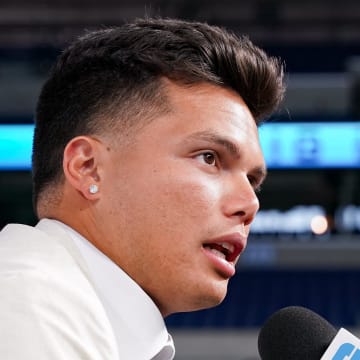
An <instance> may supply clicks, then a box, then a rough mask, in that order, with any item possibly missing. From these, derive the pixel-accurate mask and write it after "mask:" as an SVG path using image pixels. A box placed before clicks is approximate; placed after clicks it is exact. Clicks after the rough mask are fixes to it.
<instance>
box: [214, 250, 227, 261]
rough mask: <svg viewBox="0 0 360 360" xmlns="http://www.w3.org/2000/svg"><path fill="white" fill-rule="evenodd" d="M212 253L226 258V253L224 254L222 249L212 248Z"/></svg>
mask: <svg viewBox="0 0 360 360" xmlns="http://www.w3.org/2000/svg"><path fill="white" fill-rule="evenodd" d="M210 251H211V252H212V253H214V254H215V255H216V256H218V257H221V258H222V259H226V256H225V254H223V253H222V252H221V251H219V250H216V249H210Z"/></svg>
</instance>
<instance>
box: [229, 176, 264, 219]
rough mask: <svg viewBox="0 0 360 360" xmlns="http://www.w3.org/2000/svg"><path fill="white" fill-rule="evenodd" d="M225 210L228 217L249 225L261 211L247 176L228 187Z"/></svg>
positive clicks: (241, 177) (234, 181)
mask: <svg viewBox="0 0 360 360" xmlns="http://www.w3.org/2000/svg"><path fill="white" fill-rule="evenodd" d="M224 199H225V200H224V203H223V210H224V214H225V215H226V217H229V218H233V219H236V221H237V222H239V223H242V224H244V225H249V224H250V223H251V222H252V221H253V220H254V218H255V215H256V213H257V212H258V210H259V207H260V204H259V199H258V197H257V195H256V193H255V190H254V189H253V187H252V185H251V183H250V181H249V179H248V178H247V176H246V174H242V175H241V176H240V177H237V179H236V180H233V181H232V182H231V184H228V185H227V186H226V194H225V197H224Z"/></svg>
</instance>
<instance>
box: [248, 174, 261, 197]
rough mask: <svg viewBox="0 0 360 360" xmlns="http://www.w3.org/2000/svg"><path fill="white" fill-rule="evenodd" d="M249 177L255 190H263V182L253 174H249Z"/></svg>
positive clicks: (257, 191)
mask: <svg viewBox="0 0 360 360" xmlns="http://www.w3.org/2000/svg"><path fill="white" fill-rule="evenodd" d="M248 179H249V183H250V184H251V186H252V188H253V189H254V192H256V193H259V192H260V191H261V182H260V181H259V180H258V179H257V178H255V177H253V176H249V177H248Z"/></svg>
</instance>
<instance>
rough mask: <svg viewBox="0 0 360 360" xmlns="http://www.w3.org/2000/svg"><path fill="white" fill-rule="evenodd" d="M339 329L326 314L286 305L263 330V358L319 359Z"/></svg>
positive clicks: (260, 348)
mask: <svg viewBox="0 0 360 360" xmlns="http://www.w3.org/2000/svg"><path fill="white" fill-rule="evenodd" d="M336 333H337V331H336V329H335V328H334V327H333V326H332V325H331V324H330V323H329V322H328V321H327V320H325V319H324V318H323V317H321V316H320V315H318V314H316V313H315V312H313V311H311V310H309V309H306V308H304V307H301V306H289V307H286V308H283V309H281V310H279V311H277V312H275V313H274V314H273V315H271V316H270V317H269V319H268V320H267V321H266V322H265V324H264V326H263V327H262V329H261V330H260V333H259V337H258V350H259V354H260V357H261V359H262V360H305V359H306V360H320V358H321V357H322V355H323V354H324V353H325V351H326V349H327V347H328V346H329V345H330V343H331V341H332V340H333V338H334V337H335V335H336Z"/></svg>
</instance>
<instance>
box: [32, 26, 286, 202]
mask: <svg viewBox="0 0 360 360" xmlns="http://www.w3.org/2000/svg"><path fill="white" fill-rule="evenodd" d="M163 78H168V79H170V80H172V81H175V82H177V83H179V84H184V85H185V84H186V85H193V84H196V83H201V82H208V83H212V84H215V85H219V86H222V87H226V88H230V89H233V90H234V91H236V92H237V93H238V94H239V95H240V96H241V97H242V99H243V100H244V101H245V103H246V104H247V106H248V108H249V109H250V111H251V113H252V115H253V117H254V118H255V120H256V122H257V123H259V121H260V120H262V119H264V118H265V117H267V116H268V115H270V114H271V113H272V112H274V111H275V110H276V108H277V107H278V105H279V104H280V102H281V100H282V98H283V94H284V84H283V66H282V64H281V62H280V61H279V60H278V59H277V58H274V57H270V56H268V55H267V54H265V52H264V51H262V50H261V49H259V48H258V47H256V46H255V45H254V44H253V43H252V42H251V41H250V40H249V39H248V38H247V37H246V36H242V37H239V36H236V35H235V34H232V33H230V32H228V31H226V30H224V29H222V28H219V27H216V26H210V25H208V24H205V23H198V22H188V21H182V20H175V19H138V20H135V21H134V22H132V23H128V24H124V25H122V26H120V27H115V28H108V29H102V30H98V31H94V32H90V33H88V34H86V35H84V36H82V37H80V38H79V39H78V40H76V41H75V42H74V43H72V44H71V45H70V46H69V47H68V48H67V49H65V51H64V52H63V53H62V54H61V55H60V56H59V58H58V60H57V63H56V64H55V65H54V67H53V69H52V71H51V73H50V76H49V78H48V80H47V81H46V83H45V84H44V86H43V89H42V91H41V94H40V97H39V101H38V104H37V110H36V117H35V123H36V124H35V125H36V126H35V135H34V142H33V156H32V163H33V164H32V165H33V194H34V206H35V209H36V206H37V202H38V200H39V195H41V194H42V193H44V192H46V189H47V188H48V187H49V186H50V185H55V184H58V183H60V182H61V181H63V179H64V176H63V170H62V160H63V152H64V149H65V146H66V144H67V143H68V142H69V141H70V140H71V139H72V138H74V137H75V136H78V135H94V134H99V133H104V132H109V131H110V132H114V131H116V133H119V136H121V132H122V131H125V129H131V127H133V126H134V125H136V124H137V123H138V122H139V121H143V119H144V118H145V119H150V118H154V117H156V115H158V114H161V113H163V112H164V111H166V109H167V106H168V103H167V102H166V91H164V86H162V85H163V84H164V82H163V81H162V79H163Z"/></svg>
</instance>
